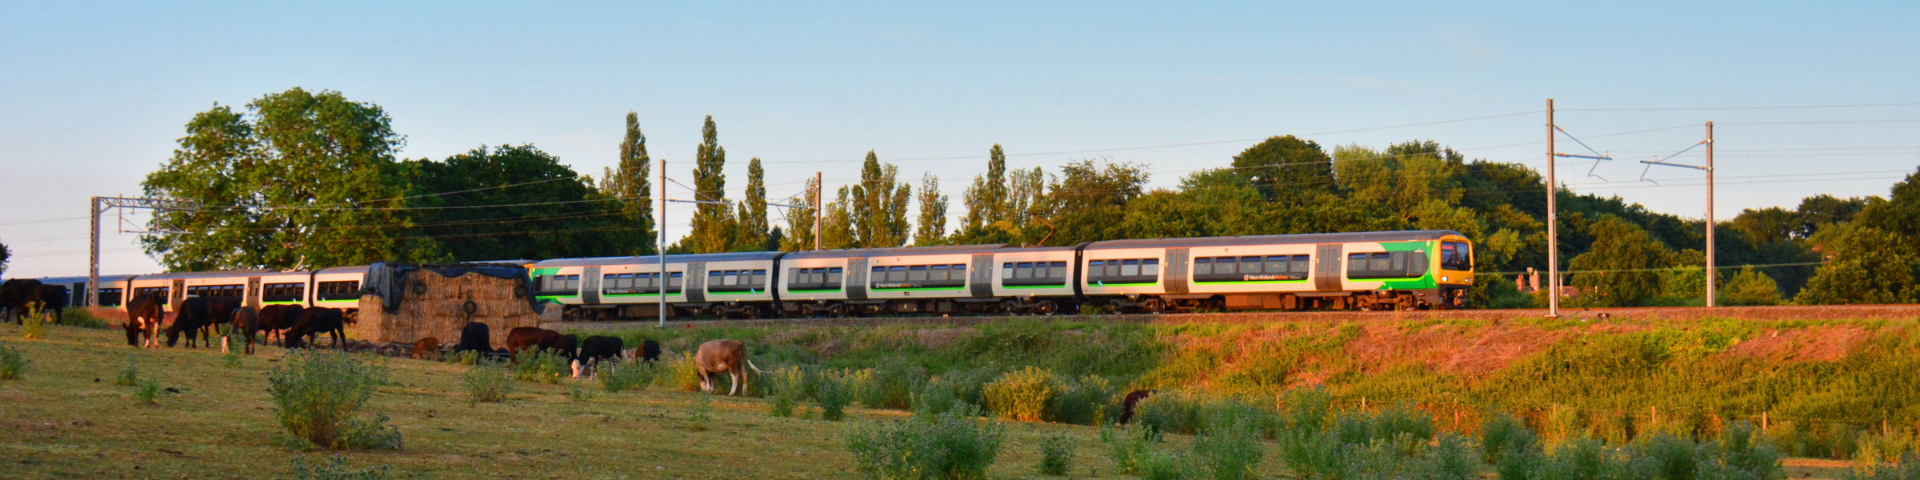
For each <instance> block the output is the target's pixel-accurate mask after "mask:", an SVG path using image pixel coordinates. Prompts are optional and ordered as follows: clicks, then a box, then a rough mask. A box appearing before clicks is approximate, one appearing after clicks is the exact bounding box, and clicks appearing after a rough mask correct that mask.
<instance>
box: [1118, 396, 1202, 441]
mask: <svg viewBox="0 0 1920 480" xmlns="http://www.w3.org/2000/svg"><path fill="white" fill-rule="evenodd" d="M1204 406H1205V405H1203V404H1202V403H1201V400H1200V399H1199V398H1198V396H1196V395H1195V394H1193V393H1191V392H1184V391H1163V392H1160V393H1157V394H1154V395H1153V396H1151V397H1147V399H1146V400H1142V401H1141V402H1140V403H1139V404H1136V405H1134V406H1133V412H1134V413H1133V415H1134V418H1136V419H1137V420H1136V421H1138V422H1140V424H1141V425H1142V426H1145V427H1147V428H1152V429H1154V430H1156V431H1159V432H1162V433H1178V434H1183V435H1192V434H1195V433H1199V432H1200V424H1201V423H1202V418H1201V417H1202V412H1203V410H1204Z"/></svg>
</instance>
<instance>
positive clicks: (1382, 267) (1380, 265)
mask: <svg viewBox="0 0 1920 480" xmlns="http://www.w3.org/2000/svg"><path fill="white" fill-rule="evenodd" d="M1372 257H1373V261H1372V262H1369V263H1372V265H1370V266H1369V267H1368V269H1369V270H1373V271H1376V272H1391V271H1393V255H1391V254H1387V253H1376V254H1373V255H1372Z"/></svg>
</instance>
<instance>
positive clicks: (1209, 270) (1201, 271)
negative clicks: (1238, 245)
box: [1193, 257, 1213, 277]
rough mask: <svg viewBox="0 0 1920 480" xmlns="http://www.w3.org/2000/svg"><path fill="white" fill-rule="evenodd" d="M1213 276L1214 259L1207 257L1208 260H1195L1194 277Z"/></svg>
mask: <svg viewBox="0 0 1920 480" xmlns="http://www.w3.org/2000/svg"><path fill="white" fill-rule="evenodd" d="M1212 274H1213V258H1211V257H1207V258H1196V259H1193V275H1194V276H1196V277H1198V276H1201V275H1212Z"/></svg>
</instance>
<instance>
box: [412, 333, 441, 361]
mask: <svg viewBox="0 0 1920 480" xmlns="http://www.w3.org/2000/svg"><path fill="white" fill-rule="evenodd" d="M413 359H414V360H439V359H440V339H438V338H434V337H427V338H422V339H420V341H417V342H413Z"/></svg>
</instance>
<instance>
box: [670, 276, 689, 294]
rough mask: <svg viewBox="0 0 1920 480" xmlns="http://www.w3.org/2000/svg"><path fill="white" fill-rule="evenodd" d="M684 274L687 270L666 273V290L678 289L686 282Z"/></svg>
mask: <svg viewBox="0 0 1920 480" xmlns="http://www.w3.org/2000/svg"><path fill="white" fill-rule="evenodd" d="M686 276H687V272H673V273H671V274H669V275H667V290H668V291H679V290H680V287H681V286H683V285H686V284H687V280H686Z"/></svg>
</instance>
